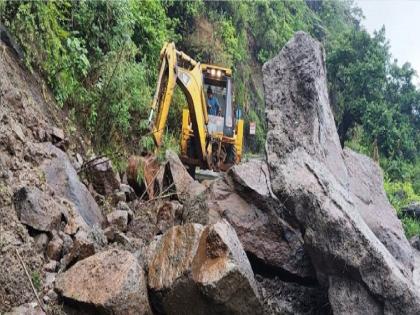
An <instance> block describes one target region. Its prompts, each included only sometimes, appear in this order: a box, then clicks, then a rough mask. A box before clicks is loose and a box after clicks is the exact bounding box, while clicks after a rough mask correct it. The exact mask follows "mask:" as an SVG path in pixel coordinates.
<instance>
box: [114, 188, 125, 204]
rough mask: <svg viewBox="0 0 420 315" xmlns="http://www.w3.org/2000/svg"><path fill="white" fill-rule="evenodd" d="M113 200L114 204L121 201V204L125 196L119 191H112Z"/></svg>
mask: <svg viewBox="0 0 420 315" xmlns="http://www.w3.org/2000/svg"><path fill="white" fill-rule="evenodd" d="M113 199H114V200H115V202H117V203H118V202H120V201H123V202H125V201H126V196H125V192H123V191H120V190H115V191H114V196H113Z"/></svg>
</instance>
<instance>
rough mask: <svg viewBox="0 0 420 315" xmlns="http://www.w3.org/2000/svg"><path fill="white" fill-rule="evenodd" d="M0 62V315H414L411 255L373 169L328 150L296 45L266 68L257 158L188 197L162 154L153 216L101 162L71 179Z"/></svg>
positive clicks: (42, 105) (302, 39)
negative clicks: (263, 128) (262, 154)
mask: <svg viewBox="0 0 420 315" xmlns="http://www.w3.org/2000/svg"><path fill="white" fill-rule="evenodd" d="M0 48H1V49H0V53H1V59H0V73H1V74H2V76H1V78H0V79H1V103H0V223H1V226H0V227H1V239H0V253H1V255H0V302H1V303H0V312H11V314H45V313H48V314H332V313H333V314H367V313H372V314H385V313H386V314H419V313H420V300H419V292H418V287H420V283H414V281H413V279H415V281H416V282H418V279H419V276H418V275H419V274H420V271H419V269H418V268H417V267H418V265H419V261H420V260H419V258H418V257H420V255H419V254H418V252H416V251H415V250H414V249H413V248H412V247H411V246H410V244H409V243H408V242H407V240H406V238H405V236H404V234H403V230H402V227H401V223H400V222H399V220H398V218H397V217H396V214H395V210H394V209H393V208H392V207H391V205H390V204H389V202H388V200H387V199H386V196H385V193H384V191H383V188H382V185H383V183H382V174H381V171H380V169H379V167H378V166H377V165H376V164H375V163H374V162H373V161H372V160H371V159H369V158H368V157H365V156H363V155H360V154H357V153H355V152H352V151H351V150H348V149H344V150H342V148H341V147H340V144H339V141H338V136H337V132H336V129H335V125H334V120H333V116H332V113H331V109H330V106H329V100H328V93H327V85H326V74H325V65H324V53H323V49H322V47H321V45H320V44H319V43H317V42H316V41H315V40H313V39H312V38H310V37H309V36H308V35H307V34H305V33H297V34H296V35H295V37H294V38H293V39H292V40H291V41H290V42H289V43H288V44H287V45H286V46H285V48H284V49H283V50H282V51H281V52H280V53H279V55H278V56H277V57H275V58H273V59H272V60H270V61H269V62H268V63H266V64H265V65H264V68H263V73H264V87H265V97H266V104H267V111H266V112H267V120H268V126H269V132H268V135H267V144H266V149H267V152H266V153H267V154H266V158H264V159H260V160H250V161H246V162H243V163H242V164H240V165H236V166H234V167H232V168H231V169H230V170H229V171H228V172H227V173H226V174H223V175H222V176H220V177H219V178H217V179H215V180H206V181H203V182H201V183H200V182H198V181H195V180H194V179H192V178H191V177H190V176H189V174H188V172H187V171H186V169H185V168H184V166H183V165H182V163H181V162H180V160H179V158H178V157H177V155H176V154H175V153H173V152H170V151H168V152H167V154H166V161H165V162H164V163H163V165H161V167H160V170H159V176H156V183H155V185H154V186H153V188H154V196H156V198H155V199H154V200H141V199H139V196H137V195H136V193H135V192H134V190H133V189H132V188H131V187H130V186H128V185H127V183H126V182H125V181H124V178H125V176H121V178H123V179H122V180H121V179H120V176H119V174H117V173H116V172H115V171H114V170H113V168H112V164H111V163H110V161H109V160H108V159H106V158H103V157H99V158H94V159H92V160H90V161H89V162H88V163H83V161H84V160H87V157H86V156H85V155H84V154H83V152H84V147H83V146H80V143H82V141H81V138H80V137H79V138H77V137H78V136H77V134H76V135H75V136H74V135H70V134H69V132H67V130H66V129H65V125H64V124H62V121H65V117H64V116H63V114H62V113H61V112H60V111H59V110H58V109H57V108H56V107H54V104H53V103H51V102H50V101H48V92H47V91H45V90H44V89H42V88H41V87H40V86H39V85H38V84H37V82H36V79H35V78H34V77H33V76H32V75H28V73H27V72H26V71H25V70H24V69H23V68H22V67H21V66H20V64H19V62H18V60H17V58H15V57H14V56H13V54H12V53H11V52H10V50H9V49H8V48H7V47H6V46H3V45H2V46H1V47H0ZM86 147H88V146H87V145H86ZM25 268H26V269H27V271H28V273H27V274H26V272H25ZM413 275H414V276H413ZM32 285H33V288H32ZM34 291H35V293H34Z"/></svg>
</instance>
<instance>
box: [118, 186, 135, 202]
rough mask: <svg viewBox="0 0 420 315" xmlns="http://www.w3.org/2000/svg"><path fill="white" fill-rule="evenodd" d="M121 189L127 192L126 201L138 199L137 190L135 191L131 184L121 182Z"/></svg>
mask: <svg viewBox="0 0 420 315" xmlns="http://www.w3.org/2000/svg"><path fill="white" fill-rule="evenodd" d="M120 191H122V192H123V193H124V194H125V199H126V201H133V200H135V199H137V195H136V192H135V191H134V189H133V188H132V187H131V186H130V185H127V184H121V185H120Z"/></svg>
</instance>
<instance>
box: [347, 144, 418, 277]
mask: <svg viewBox="0 0 420 315" xmlns="http://www.w3.org/2000/svg"><path fill="white" fill-rule="evenodd" d="M343 153H344V161H345V163H346V166H347V171H348V174H349V182H350V187H349V188H350V191H351V192H352V193H353V196H354V197H353V202H354V203H355V207H356V209H357V210H358V211H359V213H360V214H361V215H362V218H363V220H364V221H365V222H366V224H367V225H368V226H369V228H370V229H371V230H372V232H373V233H374V234H375V235H376V237H377V238H378V239H379V240H380V241H381V242H382V243H383V244H384V245H385V247H386V248H387V249H388V250H389V252H390V253H391V254H392V255H393V256H394V257H395V259H397V260H398V261H399V262H400V263H401V265H402V266H405V267H407V269H408V271H410V272H411V270H412V269H413V253H412V250H411V247H410V243H409V242H408V241H407V239H406V237H405V235H404V229H403V227H402V224H401V221H400V220H399V219H398V217H397V212H396V211H395V209H394V208H393V207H392V206H391V204H390V203H389V201H388V198H387V197H386V194H385V191H384V188H383V187H384V183H383V178H382V172H381V169H380V168H379V165H377V164H376V163H375V162H374V161H373V160H372V159H371V158H369V157H367V156H365V155H362V154H359V153H356V152H354V151H352V150H350V149H344V150H343Z"/></svg>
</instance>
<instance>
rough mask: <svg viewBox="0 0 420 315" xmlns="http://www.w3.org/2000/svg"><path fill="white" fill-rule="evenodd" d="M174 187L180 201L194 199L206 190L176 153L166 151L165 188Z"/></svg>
mask: <svg viewBox="0 0 420 315" xmlns="http://www.w3.org/2000/svg"><path fill="white" fill-rule="evenodd" d="M170 185H173V186H174V188H175V191H176V194H177V196H178V199H179V200H180V201H185V200H188V199H190V198H193V197H195V196H197V195H199V194H200V193H202V192H203V191H204V190H205V187H204V186H203V185H201V184H200V183H199V182H197V181H195V180H194V179H193V178H192V177H191V176H190V174H189V173H188V171H187V169H186V168H185V166H184V165H183V164H182V162H181V160H180V159H179V157H178V154H176V153H175V152H174V151H171V150H167V151H166V165H165V170H164V175H163V188H164V189H165V187H168V186H170Z"/></svg>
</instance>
